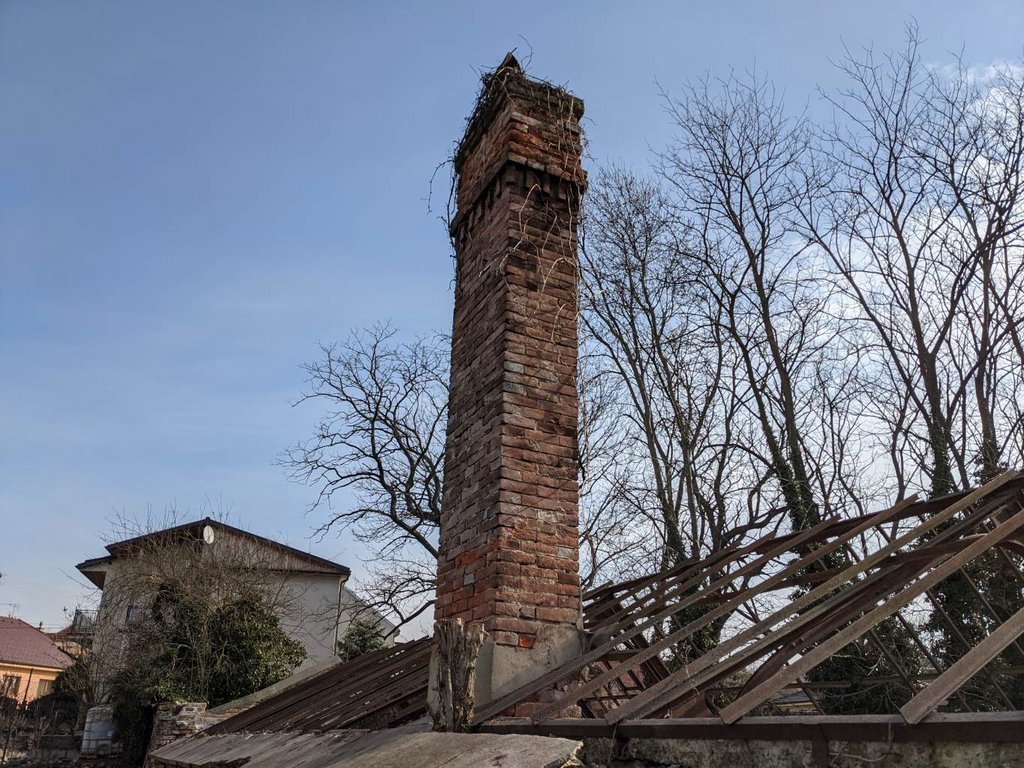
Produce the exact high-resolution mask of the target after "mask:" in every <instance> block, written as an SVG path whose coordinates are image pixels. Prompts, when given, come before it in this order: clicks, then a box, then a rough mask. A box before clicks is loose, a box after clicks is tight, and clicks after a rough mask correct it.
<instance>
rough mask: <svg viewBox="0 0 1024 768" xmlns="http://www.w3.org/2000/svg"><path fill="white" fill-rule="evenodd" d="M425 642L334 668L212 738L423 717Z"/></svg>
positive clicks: (223, 726) (227, 723)
mask: <svg viewBox="0 0 1024 768" xmlns="http://www.w3.org/2000/svg"><path fill="white" fill-rule="evenodd" d="M430 649H431V643H430V639H429V638H423V639H421V640H414V641H412V642H409V643H401V644H399V645H396V646H395V647H394V648H387V649H385V650H382V651H377V652H375V653H368V654H366V655H364V656H360V657H359V658H357V659H353V660H352V661H350V662H348V663H346V664H339V665H337V666H335V667H332V668H331V669H329V670H327V671H326V672H324V673H323V674H320V675H317V676H315V677H313V678H311V679H310V680H307V681H305V682H303V683H301V684H298V685H295V686H292V687H290V688H286V689H285V690H284V691H282V692H281V693H280V694H278V695H277V696H273V697H271V698H269V699H267V700H266V701H263V702H262V703H260V704H257V705H256V706H254V707H253V708H251V709H248V710H246V711H244V712H241V713H239V714H237V715H235V716H233V717H230V718H228V719H227V720H224V721H222V722H220V723H218V724H217V725H215V726H213V727H212V728H210V729H209V730H208V731H207V732H208V733H211V734H218V733H238V732H248V733H267V732H279V731H291V732H304V733H313V732H317V733H318V732H323V731H331V730H338V729H342V728H371V729H373V728H390V727H393V726H395V725H399V724H401V723H405V722H409V721H410V720H414V719H416V718H418V717H420V716H422V715H423V714H425V713H426V711H427V682H428V675H429V666H430Z"/></svg>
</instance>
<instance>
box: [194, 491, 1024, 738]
mask: <svg viewBox="0 0 1024 768" xmlns="http://www.w3.org/2000/svg"><path fill="white" fill-rule="evenodd" d="M1022 536H1024V475H1022V474H1020V473H1018V472H1012V471H1011V472H1007V473H1005V474H1003V475H1001V476H1000V477H998V478H996V479H994V480H992V481H991V482H989V483H987V484H986V485H984V486H982V487H981V488H978V489H977V490H975V491H971V492H965V493H961V494H957V495H954V496H949V497H945V498H939V499H932V500H928V501H918V500H917V499H916V498H909V499H905V500H903V501H901V502H899V503H898V504H896V505H894V506H892V507H890V508H888V509H885V510H882V511H880V512H875V513H872V514H867V515H863V516H860V517H855V518H850V519H836V518H832V519H828V520H825V521H823V522H822V523H821V524H819V525H816V526H814V527H812V528H809V529H807V530H804V531H798V532H795V533H791V534H787V535H767V536H764V537H762V538H760V539H757V540H756V541H753V542H749V543H745V544H735V545H733V546H730V547H726V548H725V549H722V550H720V551H718V552H716V553H714V554H713V555H711V556H710V557H708V558H705V559H704V560H701V561H700V562H688V563H684V564H682V565H680V566H678V567H676V568H673V569H671V570H668V571H664V572H662V573H658V574H654V575H652V576H649V577H646V578H641V579H634V580H631V581H626V582H622V583H619V584H614V585H610V586H605V587H601V588H598V589H596V590H593V591H591V592H590V593H589V594H587V595H586V596H585V601H584V603H585V608H584V612H585V615H584V623H585V627H586V629H587V631H588V635H589V638H590V643H589V650H586V652H584V653H583V654H582V655H580V656H578V657H577V658H575V659H573V660H572V661H570V662H568V663H566V664H564V665H563V666H562V667H560V668H558V669H556V670H554V671H552V672H550V673H548V674H545V675H543V676H541V677H539V678H537V679H536V680H534V681H533V682H531V683H530V684H528V685H525V686H523V687H521V688H520V689H518V690H516V691H513V692H512V693H510V694H508V695H506V696H503V697H501V698H499V699H498V700H496V701H494V702H491V703H490V704H487V705H485V706H483V707H481V708H478V711H477V713H476V718H475V724H476V725H477V726H483V725H484V724H485V723H487V721H491V720H492V719H493V718H496V717H498V716H500V715H502V713H504V712H506V711H508V710H509V709H510V708H511V707H513V706H514V705H515V704H517V703H519V702H522V701H528V700H532V699H534V698H535V697H536V695H537V694H538V693H539V692H541V691H546V690H550V689H551V688H552V687H553V686H557V687H559V688H560V689H561V694H560V695H559V696H557V697H555V698H554V700H551V699H550V695H547V696H545V701H547V702H549V703H547V705H546V706H545V707H544V708H543V709H542V710H540V711H539V712H537V714H536V715H535V716H534V717H533V718H532V720H533V722H532V723H525V722H520V723H519V724H516V725H514V726H513V725H512V724H509V725H508V727H513V728H518V729H520V730H531V731H532V732H549V733H559V732H560V731H559V730H558V724H559V723H560V722H567V721H564V720H561V719H560V717H561V716H562V715H563V714H564V713H566V712H567V711H571V708H572V707H574V706H578V707H579V710H580V712H582V714H583V716H584V718H586V719H589V720H591V721H600V722H603V723H604V724H606V725H607V726H610V727H612V728H620V729H623V728H626V729H628V728H629V727H630V726H632V727H633V728H634V729H635V728H638V727H640V728H641V729H642V728H649V727H650V724H651V723H652V722H654V721H652V718H660V719H663V718H697V720H696V721H693V722H701V723H706V724H708V726H715V727H723V726H729V725H731V724H734V723H737V721H741V720H744V718H746V720H745V722H752V718H751V715H760V714H763V713H764V711H765V708H766V707H769V709H768V711H769V712H770V714H773V715H774V714H777V713H780V712H783V711H785V708H776V709H774V710H773V709H770V706H771V704H772V703H773V702H774V701H776V700H779V699H783V700H784V698H785V696H786V695H787V694H790V693H793V692H794V691H800V692H802V693H803V694H804V695H805V696H806V699H807V701H808V702H810V704H811V705H813V706H815V707H817V709H818V711H819V712H821V713H822V714H826V712H825V710H824V709H823V708H822V706H821V703H820V701H821V697H822V695H823V692H824V693H829V694H830V695H831V694H832V693H834V692H835V691H837V690H838V691H842V690H843V689H844V688H857V687H859V688H861V689H863V688H864V687H865V686H880V685H891V684H895V685H898V687H899V688H900V690H902V691H903V692H904V694H905V695H904V699H905V700H904V701H901V702H897V703H898V704H899V713H898V714H893V715H884V716H883V715H880V714H878V713H870V714H869V713H864V714H858V713H856V712H852V713H848V716H847V717H846V718H845V719H843V718H840V719H837V718H824V719H823V720H822V722H825V721H827V723H826V724H828V723H831V725H830V726H829V727H837V726H836V723H837V722H839V723H840V724H841V723H843V722H849V721H850V718H853V719H856V718H858V717H860V721H859V722H861V724H867V726H878V727H879V728H882V729H884V730H886V731H887V732H892V728H893V726H894V725H899V726H913V725H916V724H918V723H922V721H925V720H927V719H928V718H929V717H931V721H932V724H933V725H938V724H939V721H940V720H941V721H942V723H943V728H944V729H945V731H946V732H948V733H949V734H954V733H956V732H957V731H956V727H957V723H959V726H965V724H966V723H967V721H965V722H963V723H961V722H960V721H959V720H957V721H956V722H955V723H954V722H953V720H956V717H958V715H944V714H936V715H932V713H934V712H936V711H937V710H939V711H941V710H951V711H954V712H959V713H963V712H971V711H976V710H979V709H985V710H989V709H1001V710H1015V709H1017V707H1015V706H1014V702H1015V701H1016V700H1017V698H1016V697H1017V696H1018V695H1019V692H1020V691H1019V689H1017V688H1014V686H1015V685H1017V683H1018V682H1019V681H1020V680H1021V677H1022V675H1024V666H1020V665H1018V666H1008V665H1007V664H1006V663H1005V660H1000V655H1001V654H1003V652H1004V651H1005V650H1006V649H1007V648H1010V647H1011V646H1013V647H1016V649H1017V650H1018V651H1021V652H1022V653H1024V650H1022V649H1021V648H1020V646H1019V645H1018V638H1019V637H1020V635H1021V634H1024V599H1022V604H1021V608H1020V609H1019V610H1018V611H1017V612H1015V613H1013V614H1012V615H1005V611H1004V610H1002V609H999V608H997V607H995V606H993V605H991V604H990V603H989V601H988V600H986V598H985V596H984V594H983V593H982V592H981V591H980V590H979V591H978V593H977V610H978V611H979V612H980V613H981V614H984V615H985V617H986V622H985V623H986V624H987V626H988V627H989V631H988V633H987V634H986V635H985V636H984V637H983V638H982V639H981V640H980V641H978V642H976V643H970V644H967V647H965V648H963V649H962V653H961V654H960V655H959V658H958V659H957V660H954V661H953V662H952V663H943V662H942V660H941V659H940V658H938V657H937V656H936V654H935V653H933V652H932V651H931V650H930V646H929V643H928V637H927V632H926V630H925V628H924V621H923V618H922V617H923V616H925V615H938V616H939V617H940V620H947V621H948V620H951V619H950V617H949V616H944V614H943V608H942V604H941V601H937V600H936V594H937V590H938V589H940V588H941V586H942V585H943V584H944V583H946V582H947V580H949V579H961V580H963V581H964V583H965V584H967V585H968V588H974V589H976V585H974V586H973V587H972V586H971V585H973V581H972V580H971V577H970V576H969V571H970V568H971V566H972V564H974V563H975V562H976V561H977V560H978V559H979V558H982V557H991V558H995V559H996V560H997V561H998V562H1001V563H1003V564H1004V565H1005V566H1006V568H1005V573H1006V574H1007V577H1008V578H1011V579H1014V580H1016V584H1015V587H1014V590H1015V591H1016V593H1017V594H1021V586H1022V585H1024V577H1022V575H1021V568H1020V562H1021V560H1020V557H1021V553H1022V552H1024V538H1022ZM928 602H932V604H931V606H930V607H929V606H928V605H927V603H928ZM715 622H724V624H722V625H721V626H724V627H725V628H726V629H725V631H723V632H722V634H721V638H720V640H719V641H718V642H716V643H715V644H714V645H713V647H711V648H710V650H706V651H705V652H703V653H700V654H696V655H695V654H694V653H693V650H692V649H693V647H694V646H693V645H692V643H689V642H688V641H690V640H692V638H693V637H694V636H695V635H696V634H697V633H698V632H700V631H701V630H702V629H704V628H706V627H708V626H711V625H712V624H714V623H715ZM894 626H895V627H897V629H898V631H899V633H901V635H902V636H903V637H904V639H905V641H906V642H907V643H908V644H909V645H910V646H911V647H912V648H913V649H914V650H915V652H920V655H921V658H924V659H926V663H924V664H920V665H916V666H914V667H913V668H910V667H909V666H908V665H904V664H901V660H900V658H899V654H898V653H897V652H896V650H895V646H894V644H893V643H892V641H891V633H892V632H893V629H892V627H894ZM887 633H888V634H887ZM964 639H965V640H966V638H964ZM858 641H859V642H864V643H867V644H868V646H869V647H873V648H874V649H875V655H876V657H877V658H878V659H880V660H882V662H883V663H882V664H881V665H879V666H885V667H887V668H888V669H890V670H892V672H891V673H886V674H873V673H870V672H869V674H868V675H867V676H858V677H851V678H848V679H843V678H842V677H841V676H836V675H831V676H826V677H822V676H816V675H815V670H816V669H818V668H820V667H821V666H822V665H824V664H826V663H827V662H829V661H830V660H832V659H835V658H837V657H839V656H840V655H841V654H842V652H843V651H844V649H847V648H848V647H850V645H851V643H855V642H858ZM429 658H430V641H429V639H422V640H417V641H414V642H411V643H405V644H403V645H399V646H396V647H395V648H393V649H388V650H386V651H379V652H377V653H374V654H370V655H367V656H364V657H361V658H359V659H356V660H354V661H352V662H349V663H347V664H342V665H339V666H337V667H335V668H333V669H331V670H330V671H328V672H326V673H324V674H323V675H320V676H318V677H315V678H313V679H311V680H309V681H307V682H305V683H303V684H300V685H297V686H293V687H292V688H289V689H288V690H286V691H285V692H283V693H282V694H279V695H278V696H276V697H274V698H271V699H269V700H267V701H265V702H264V703H263V704H261V705H259V706H257V707H255V708H253V709H252V710H249V711H247V712H244V713H242V714H241V715H238V716H236V717H233V718H231V719H229V720H226V721H224V722H223V723H221V724H220V725H218V726H215V728H213V729H211V733H227V732H238V731H246V732H255V731H277V730H281V731H286V730H287V731H294V730H298V731H311V732H312V731H315V732H319V731H326V730H332V729H342V728H352V727H371V728H376V727H389V726H393V725H398V724H401V723H404V722H407V721H408V720H411V719H414V718H416V717H419V716H421V715H423V714H424V713H425V712H426V690H427V676H428V666H429ZM841 668H842V667H840V669H841ZM976 677H982V678H984V679H985V680H986V681H987V682H989V683H990V684H991V685H990V687H989V688H988V689H987V690H990V691H991V692H993V695H994V696H995V697H996V700H994V701H990V702H987V703H986V704H984V705H983V706H978V702H977V701H976V700H975V699H971V698H969V697H966V696H964V695H963V693H962V691H963V689H964V687H965V685H966V684H967V683H968V682H969V681H970V680H972V679H974V678H976ZM872 717H873V718H874V720H872V719H871V718H872ZM1013 717H1017V715H1016V714H1015V715H1013ZM943 718H945V719H943ZM950 718H953V720H950ZM986 718H987V719H986V720H985V722H988V721H989V720H990V721H991V723H990V724H992V725H994V726H995V728H996V729H997V731H998V732H1001V731H999V729H1004V726H1005V722H1004V721H1003V720H1000V719H999V717H997V716H993V715H987V716H986ZM753 719H754V720H765V718H761V717H757V718H753ZM770 719H771V720H773V721H775V720H783V721H790V722H792V723H794V724H796V723H797V721H798V720H800V718H799V717H797V716H795V715H794V716H791V717H782V718H778V717H772V718H770ZM875 720H877V721H878V722H877V723H876V722H875ZM869 721H870V722H869ZM947 721H948V722H947ZM576 722H577V723H578V722H579V721H576ZM676 722H682V721H679V720H676ZM687 722H691V721H687ZM977 722H980V721H970V722H969V724H970V728H971V729H974V730H973V731H972V732H974V733H980V731H977V727H978V726H977ZM1014 722H1017V721H1016V720H1015V721H1014ZM596 724H597V723H596V722H595V725H596ZM493 725H494V724H493V723H490V724H488V727H489V728H493ZM529 726H534V727H529ZM536 726H547V728H546V730H545V729H544V728H543V727H541V728H540V729H539V730H538V728H537V727H536ZM770 727H771V728H776V729H777V728H778V726H777V725H774V724H773V725H771V726H770ZM506 730H507V728H506ZM623 732H624V731H623ZM709 732H710V731H709ZM779 732H782V731H779ZM935 733H936V731H935V729H934V728H932V729H931V730H929V734H931V736H930V737H934V735H935ZM721 737H722V736H719V738H721Z"/></svg>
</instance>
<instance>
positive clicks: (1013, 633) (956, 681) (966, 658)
mask: <svg viewBox="0 0 1024 768" xmlns="http://www.w3.org/2000/svg"><path fill="white" fill-rule="evenodd" d="M1022 634H1024V608H1022V609H1021V610H1019V611H1017V612H1016V613H1015V614H1013V616H1011V617H1010V618H1009V619H1007V620H1006V621H1004V622H1003V623H1002V624H1001V625H1000V626H999V627H998V629H996V630H995V631H994V632H992V634H990V635H988V636H987V637H986V638H984V639H983V640H982V641H981V642H980V643H978V644H977V645H975V646H974V647H973V648H971V650H969V651H968V652H967V653H965V654H964V655H963V656H962V657H961V658H960V659H958V660H957V661H956V663H955V664H953V665H952V666H951V667H950V668H949V669H947V670H946V671H945V672H943V673H942V674H941V675H939V676H938V677H937V678H936V679H935V680H934V681H933V682H932V683H931V684H930V685H928V686H926V687H925V688H924V690H922V691H919V692H918V694H917V695H916V696H914V698H912V699H911V700H910V701H908V702H907V703H906V704H904V705H903V707H901V708H900V714H901V715H903V719H904V720H906V721H907V722H908V723H910V724H912V725H913V724H916V723H919V722H921V721H922V720H924V718H925V717H926V716H927V715H928V714H929V713H930V712H931V711H932V710H934V709H935V707H937V706H938V705H939V704H941V703H942V702H943V701H945V700H946V699H947V698H949V696H950V695H952V694H953V693H955V692H956V691H958V690H960V686H962V685H963V684H964V683H966V682H967V681H968V680H970V679H971V678H972V677H974V675H976V674H977V673H978V672H979V671H980V670H981V668H982V667H984V666H985V665H986V664H988V663H989V662H990V661H992V659H994V658H995V657H996V656H998V655H999V654H1000V653H1002V652H1003V651H1004V650H1006V647H1007V646H1008V645H1010V644H1011V643H1013V641H1014V640H1016V639H1017V638H1018V637H1020V636H1021V635H1022Z"/></svg>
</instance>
